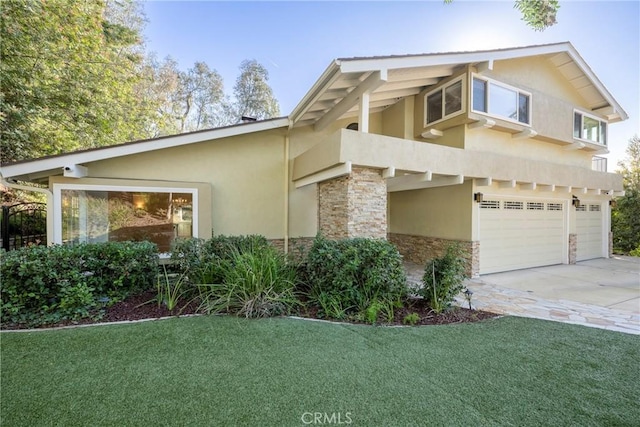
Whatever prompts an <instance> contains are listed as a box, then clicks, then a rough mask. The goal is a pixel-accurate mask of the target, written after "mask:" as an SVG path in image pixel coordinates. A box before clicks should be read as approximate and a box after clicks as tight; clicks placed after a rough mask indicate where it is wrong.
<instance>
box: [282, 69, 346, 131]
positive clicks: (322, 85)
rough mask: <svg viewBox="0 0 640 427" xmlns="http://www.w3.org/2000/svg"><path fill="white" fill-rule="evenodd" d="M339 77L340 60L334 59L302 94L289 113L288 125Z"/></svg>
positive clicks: (295, 120)
mask: <svg viewBox="0 0 640 427" xmlns="http://www.w3.org/2000/svg"><path fill="white" fill-rule="evenodd" d="M338 77H340V61H338V60H334V61H332V62H331V64H329V66H328V67H327V69H326V70H325V71H324V73H322V75H321V76H320V78H319V79H318V80H317V81H316V83H315V84H314V85H313V86H312V87H311V89H309V91H308V92H307V93H306V94H305V95H304V97H303V98H302V100H301V101H300V102H299V103H298V105H296V106H295V107H294V109H293V111H291V114H289V118H290V125H289V126H293V125H294V124H295V123H297V122H298V120H299V119H300V118H301V117H302V116H303V115H304V114H305V113H306V112H307V110H308V109H309V108H310V107H311V106H312V105H313V104H314V103H315V102H316V101H317V100H318V98H320V96H322V94H323V93H324V92H325V91H326V90H327V89H328V88H329V86H331V85H332V84H333V82H335V81H336V80H337V79H338Z"/></svg>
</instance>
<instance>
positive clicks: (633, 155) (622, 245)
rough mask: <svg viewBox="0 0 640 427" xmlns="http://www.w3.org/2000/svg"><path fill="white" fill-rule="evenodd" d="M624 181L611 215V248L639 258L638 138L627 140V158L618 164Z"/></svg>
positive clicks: (639, 188) (639, 192) (639, 155)
mask: <svg viewBox="0 0 640 427" xmlns="http://www.w3.org/2000/svg"><path fill="white" fill-rule="evenodd" d="M618 166H619V167H620V169H619V170H618V173H620V174H621V175H622V178H623V180H624V191H625V194H624V196H623V197H620V198H619V199H617V202H616V206H615V208H614V209H613V210H612V213H611V228H612V230H613V247H614V249H615V250H617V251H621V252H624V253H630V252H633V253H634V254H637V255H639V256H640V138H638V135H635V136H634V137H633V138H631V139H630V140H629V146H628V147H627V158H625V159H624V160H623V161H621V162H619V163H618Z"/></svg>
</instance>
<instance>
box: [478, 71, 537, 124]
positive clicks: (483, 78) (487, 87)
mask: <svg viewBox="0 0 640 427" xmlns="http://www.w3.org/2000/svg"><path fill="white" fill-rule="evenodd" d="M476 79H477V80H480V81H484V82H485V91H484V94H485V99H484V106H485V108H486V109H487V111H480V110H476V109H475V108H473V106H474V101H475V97H474V93H473V85H474V80H476ZM491 85H495V86H498V87H500V88H502V89H506V90H509V91H512V92H515V94H516V98H515V100H516V104H515V107H516V111H517V112H518V118H516V119H515V120H514V119H512V118H510V117H506V116H502V115H500V114H495V113H491V112H490V110H491ZM471 88H472V90H471V91H470V93H469V95H470V97H471V102H470V103H469V104H470V105H471V111H472V112H473V113H477V114H482V115H485V116H488V117H493V118H496V119H499V120H504V121H507V122H510V123H515V124H518V125H521V126H526V127H531V126H532V122H533V94H532V93H531V92H529V91H526V90H524V89H520V88H518V87H516V86H512V85H510V84H507V83H503V82H501V81H498V80H495V79H493V78H490V77H486V76H483V75H481V74H477V73H472V74H471ZM521 95H524V96H526V97H527V98H528V99H529V103H528V104H529V105H528V111H527V113H528V114H527V115H528V119H529V121H528V122H521V121H520V120H519V116H520V96H521Z"/></svg>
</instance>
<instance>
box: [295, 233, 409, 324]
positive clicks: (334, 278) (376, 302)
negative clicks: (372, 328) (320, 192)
mask: <svg viewBox="0 0 640 427" xmlns="http://www.w3.org/2000/svg"><path fill="white" fill-rule="evenodd" d="M304 272H305V280H306V282H307V284H308V287H309V288H308V296H309V302H310V303H312V304H315V305H317V306H318V307H319V308H320V311H321V313H320V314H321V315H324V316H327V317H331V318H336V319H342V318H345V317H352V318H356V319H359V320H366V321H369V322H371V323H374V322H375V321H376V320H378V318H379V317H380V316H382V317H385V318H386V319H387V320H391V319H392V318H393V311H394V307H397V306H399V304H400V302H401V300H402V298H404V297H405V296H406V293H407V288H406V276H405V272H404V267H403V264H402V257H401V255H400V254H399V253H398V250H397V249H396V248H395V246H393V245H392V244H391V243H389V242H387V241H386V240H375V239H364V238H356V239H348V240H342V241H331V240H327V239H325V238H323V237H321V236H318V237H316V239H315V241H314V243H313V246H312V248H311V251H310V252H309V254H308V256H307V259H306V263H305V267H304Z"/></svg>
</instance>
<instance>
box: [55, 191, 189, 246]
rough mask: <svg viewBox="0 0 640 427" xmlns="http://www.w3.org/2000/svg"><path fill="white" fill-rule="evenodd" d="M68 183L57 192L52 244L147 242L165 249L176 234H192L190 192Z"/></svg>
mask: <svg viewBox="0 0 640 427" xmlns="http://www.w3.org/2000/svg"><path fill="white" fill-rule="evenodd" d="M71 187H72V188H61V189H59V190H58V192H56V195H58V197H59V200H60V204H59V206H60V211H59V215H58V218H59V221H58V224H59V225H58V224H56V229H57V230H59V232H58V233H56V234H58V238H57V239H56V243H63V244H77V243H95V242H107V241H127V240H129V241H141V240H147V241H150V242H153V243H155V244H157V245H158V250H159V251H160V252H168V251H169V250H170V248H171V243H172V242H173V241H174V240H175V239H176V238H178V237H192V236H193V235H194V234H193V230H194V219H195V218H194V212H195V210H194V205H195V197H194V195H195V191H191V190H189V189H173V190H176V191H169V190H165V189H148V190H147V189H135V190H128V189H122V188H113V189H108V188H100V187H97V188H95V189H89V188H73V187H76V186H71ZM58 227H59V228H58Z"/></svg>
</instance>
